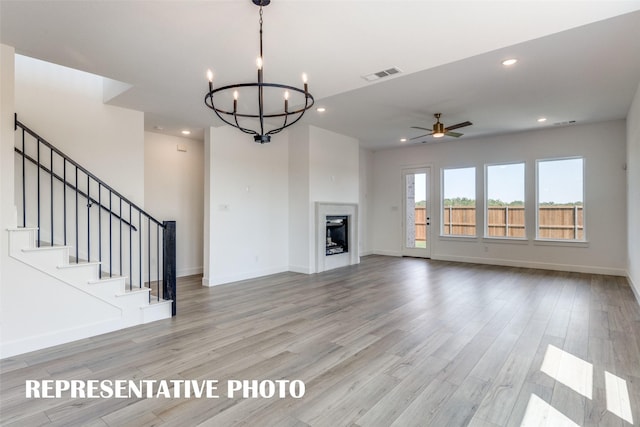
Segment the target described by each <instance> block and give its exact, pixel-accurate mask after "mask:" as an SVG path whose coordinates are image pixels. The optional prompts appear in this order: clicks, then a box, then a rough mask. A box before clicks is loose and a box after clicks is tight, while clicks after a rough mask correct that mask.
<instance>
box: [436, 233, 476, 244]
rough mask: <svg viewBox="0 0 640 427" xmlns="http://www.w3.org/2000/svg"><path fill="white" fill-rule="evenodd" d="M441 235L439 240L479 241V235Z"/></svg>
mask: <svg viewBox="0 0 640 427" xmlns="http://www.w3.org/2000/svg"><path fill="white" fill-rule="evenodd" d="M438 237H439V240H448V241H451V242H455V241H458V242H462V241H467V242H470V241H478V236H462V235H460V236H456V235H450V234H441V235H440V236H438Z"/></svg>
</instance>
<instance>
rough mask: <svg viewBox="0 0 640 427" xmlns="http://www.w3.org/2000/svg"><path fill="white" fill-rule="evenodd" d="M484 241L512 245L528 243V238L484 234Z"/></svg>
mask: <svg viewBox="0 0 640 427" xmlns="http://www.w3.org/2000/svg"><path fill="white" fill-rule="evenodd" d="M482 241H483V242H484V243H500V244H503V243H506V244H513V245H528V244H529V240H528V239H527V238H526V237H488V236H484V237H483V238H482Z"/></svg>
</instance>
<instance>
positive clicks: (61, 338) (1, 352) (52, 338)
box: [0, 317, 123, 359]
mask: <svg viewBox="0 0 640 427" xmlns="http://www.w3.org/2000/svg"><path fill="white" fill-rule="evenodd" d="M122 327H123V323H122V318H120V317H118V318H113V319H109V320H105V321H102V322H98V323H93V324H90V325H82V326H80V327H77V328H70V329H65V330H57V331H53V332H51V333H46V334H40V335H36V336H32V337H28V338H22V339H17V340H13V341H8V342H3V343H2V346H0V359H4V358H7V357H12V356H16V355H18V354H24V353H29V352H31V351H36V350H41V349H43V348H49V347H53V346H56V345H60V344H66V343H69V342H72V341H77V340H80V339H84V338H91V337H95V336H97V335H102V334H106V333H107V332H113V331H117V330H120V329H122Z"/></svg>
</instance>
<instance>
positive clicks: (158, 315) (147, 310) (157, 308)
mask: <svg viewBox="0 0 640 427" xmlns="http://www.w3.org/2000/svg"><path fill="white" fill-rule="evenodd" d="M171 310H172V302H171V301H162V302H159V303H155V304H150V305H147V306H144V307H141V311H142V316H143V320H142V323H149V322H155V321H156V320H161V319H167V318H169V317H171V315H172V313H171Z"/></svg>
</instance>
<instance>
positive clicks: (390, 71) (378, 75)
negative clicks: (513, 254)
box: [362, 67, 402, 82]
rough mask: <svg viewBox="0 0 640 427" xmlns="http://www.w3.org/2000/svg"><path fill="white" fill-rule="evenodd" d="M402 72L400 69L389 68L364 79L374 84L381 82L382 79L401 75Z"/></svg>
mask: <svg viewBox="0 0 640 427" xmlns="http://www.w3.org/2000/svg"><path fill="white" fill-rule="evenodd" d="M401 72H402V70H401V69H399V68H398V67H393V68H389V69H387V70H382V71H378V72H376V73H373V74H367V75H366V76H362V78H363V79H365V80H366V81H368V82H374V81H376V80H380V79H381V78H384V77H389V76H392V75H394V74H398V73H401Z"/></svg>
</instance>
